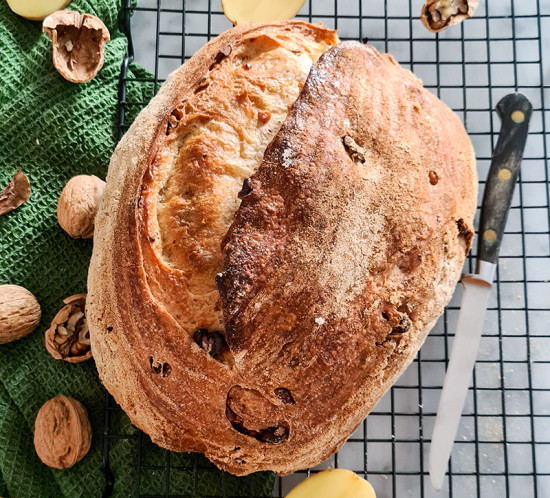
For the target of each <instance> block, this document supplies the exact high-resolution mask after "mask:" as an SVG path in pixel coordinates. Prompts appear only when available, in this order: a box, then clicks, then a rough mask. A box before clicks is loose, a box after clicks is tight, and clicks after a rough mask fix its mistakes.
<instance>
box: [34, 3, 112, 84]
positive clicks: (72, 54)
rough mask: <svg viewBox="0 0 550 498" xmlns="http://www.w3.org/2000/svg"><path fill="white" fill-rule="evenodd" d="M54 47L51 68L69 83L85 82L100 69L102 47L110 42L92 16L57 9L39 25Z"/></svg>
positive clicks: (99, 23)
mask: <svg viewBox="0 0 550 498" xmlns="http://www.w3.org/2000/svg"><path fill="white" fill-rule="evenodd" d="M42 31H44V32H45V33H46V34H47V35H48V37H49V38H50V40H51V41H52V46H53V65H54V66H55V68H56V69H57V71H58V72H59V74H61V76H63V78H65V79H66V80H68V81H71V82H72V83H86V82H87V81H90V80H91V79H93V78H94V77H95V75H96V74H97V73H98V72H99V70H100V69H101V68H102V67H103V44H104V43H106V42H108V41H110V40H111V37H110V34H109V30H108V29H107V27H106V26H105V24H103V22H102V21H101V20H100V19H98V18H97V17H95V16H92V15H91V14H80V13H78V12H73V11H68V10H60V11H58V12H54V13H53V14H51V15H49V16H48V17H46V19H44V24H43V25H42Z"/></svg>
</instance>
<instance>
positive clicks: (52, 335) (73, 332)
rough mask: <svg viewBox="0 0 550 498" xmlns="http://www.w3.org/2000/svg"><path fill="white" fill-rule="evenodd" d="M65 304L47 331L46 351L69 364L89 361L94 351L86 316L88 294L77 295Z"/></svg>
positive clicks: (69, 298) (65, 300)
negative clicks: (91, 346)
mask: <svg viewBox="0 0 550 498" xmlns="http://www.w3.org/2000/svg"><path fill="white" fill-rule="evenodd" d="M63 302H64V303H65V306H64V307H63V308H61V310H60V311H59V312H58V313H57V315H55V317H54V319H53V320H52V324H51V326H50V328H49V329H48V330H47V331H46V349H47V350H48V352H49V353H50V354H51V355H52V356H53V357H54V358H55V359H56V360H63V361H67V362H69V363H80V362H81V361H86V360H89V359H90V358H91V357H92V350H91V348H90V332H89V330H88V322H87V321H86V314H85V308H86V294H76V295H74V296H71V297H68V298H67V299H64V300H63Z"/></svg>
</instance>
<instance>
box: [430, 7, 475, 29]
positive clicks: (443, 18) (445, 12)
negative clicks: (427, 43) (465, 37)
mask: <svg viewBox="0 0 550 498" xmlns="http://www.w3.org/2000/svg"><path fill="white" fill-rule="evenodd" d="M478 5H479V0H426V3H425V4H424V6H423V7H422V13H421V14H420V20H421V21H422V23H423V24H424V26H426V28H428V30H429V31H431V32H432V33H438V32H440V31H443V30H444V29H446V28H448V27H449V26H454V25H455V24H460V23H461V22H462V21H464V19H467V18H469V17H472V16H473V15H474V12H475V10H476V9H477V6H478Z"/></svg>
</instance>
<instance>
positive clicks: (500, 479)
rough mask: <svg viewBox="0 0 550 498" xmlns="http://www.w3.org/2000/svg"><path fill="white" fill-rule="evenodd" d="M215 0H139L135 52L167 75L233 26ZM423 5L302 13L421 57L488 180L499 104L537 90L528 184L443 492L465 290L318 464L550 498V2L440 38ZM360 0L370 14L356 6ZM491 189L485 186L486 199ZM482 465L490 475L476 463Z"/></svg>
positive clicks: (496, 0)
mask: <svg viewBox="0 0 550 498" xmlns="http://www.w3.org/2000/svg"><path fill="white" fill-rule="evenodd" d="M159 1H160V0H159ZM361 1H362V4H360V3H359V2H361ZM208 3H209V2H208V0H186V1H183V2H182V0H162V2H161V4H160V9H159V8H158V7H159V3H158V1H157V0H139V1H138V7H139V8H140V9H143V10H138V11H137V12H136V13H135V15H134V18H133V21H132V32H133V40H134V50H135V60H136V62H138V63H139V64H142V65H143V66H145V67H146V68H147V69H149V70H150V71H151V72H152V73H154V74H155V75H156V76H157V78H158V80H159V82H162V81H163V80H164V79H165V78H166V76H167V75H168V74H169V73H170V72H171V71H173V70H174V69H176V68H177V67H179V65H180V64H181V63H182V62H183V60H185V59H186V58H188V57H190V56H191V55H192V54H193V53H194V52H195V51H196V50H197V49H198V48H200V47H201V46H202V45H203V44H204V43H205V42H206V41H207V40H208V38H209V36H210V37H213V36H215V35H216V34H218V33H220V32H222V31H224V30H225V29H228V28H230V27H231V23H230V22H229V21H228V20H227V19H226V18H225V17H224V15H223V14H222V11H221V6H220V0H213V1H212V2H211V9H212V11H213V12H214V13H213V14H212V15H211V16H210V17H209V16H208V14H207V13H206V11H207V9H208ZM422 3H423V2H422V1H421V0H413V1H409V0H393V1H389V0H388V1H386V2H385V1H384V0H339V1H336V2H335V1H333V0H312V1H311V2H306V5H305V6H304V8H303V9H302V11H301V13H300V14H301V15H304V16H307V15H309V13H310V12H311V14H312V20H313V21H314V22H319V21H320V22H323V23H324V24H325V25H327V26H329V27H334V28H338V31H339V34H340V37H341V38H350V39H360V38H362V37H365V36H368V37H369V39H370V40H371V42H372V44H373V45H374V46H375V47H376V48H378V49H379V50H381V51H388V52H390V53H392V54H393V55H394V56H395V58H396V59H397V60H398V61H399V62H400V63H401V64H402V65H403V66H405V67H407V68H410V69H412V70H413V72H414V73H415V74H416V75H417V76H418V77H420V78H421V79H422V80H423V81H424V84H425V85H426V87H428V88H429V89H430V90H431V91H433V92H434V93H436V94H438V95H439V96H440V97H441V98H442V100H444V101H445V102H446V103H447V104H448V105H449V106H451V107H452V108H453V109H455V110H456V112H457V113H458V115H459V116H460V117H461V119H463V121H464V122H465V124H466V127H467V129H468V132H469V133H470V135H471V138H472V142H473V144H474V147H475V150H476V154H477V157H478V171H479V176H480V179H481V180H483V179H484V178H485V177H486V175H487V172H488V168H489V164H490V156H491V151H492V147H493V145H494V144H495V143H496V139H497V136H498V130H499V119H498V117H497V115H496V113H495V112H492V111H491V110H490V109H492V108H494V106H495V105H496V103H497V102H498V100H499V99H500V98H501V97H502V96H504V95H505V94H507V93H509V92H511V91H515V90H519V91H521V92H522V93H524V94H526V95H527V96H528V97H529V98H530V99H531V100H532V102H533V105H534V107H535V112H534V114H533V120H532V126H531V134H530V137H529V141H528V145H527V148H526V153H525V160H524V163H523V166H522V182H521V184H520V186H519V188H517V190H516V194H515V196H514V202H513V209H512V212H511V214H510V218H509V222H508V225H507V234H506V236H505V239H504V243H503V247H502V252H501V259H500V264H499V280H498V283H497V284H496V285H495V287H494V289H493V292H492V295H491V301H490V304H489V311H488V312H487V315H486V320H485V329H484V337H483V339H482V343H481V348H480V351H479V355H478V360H479V361H478V363H477V365H476V368H475V377H474V380H473V382H474V385H475V387H476V390H471V391H470V392H469V394H468V399H467V402H466V406H465V409H464V416H463V419H462V422H461V426H460V429H459V433H458V435H457V443H456V444H455V447H454V451H453V455H452V462H451V468H452V470H453V473H454V475H453V476H452V479H451V480H449V479H447V480H446V482H445V486H444V488H443V490H442V491H441V492H440V493H436V492H435V491H434V490H433V489H432V488H431V485H430V483H429V478H428V476H427V462H428V459H427V454H428V453H427V452H428V449H429V444H428V443H429V438H430V437H431V431H432V426H433V420H434V414H435V412H436V409H437V403H438V399H439V393H440V388H441V385H442V382H443V377H444V373H445V362H444V360H445V358H446V357H447V356H448V354H449V352H450V347H451V345H452V334H453V331H454V328H455V325H456V320H457V315H458V307H459V303H460V300H459V298H460V296H459V295H460V289H458V290H457V293H456V295H455V297H454V298H453V300H452V302H451V303H450V306H449V307H448V309H447V311H446V313H445V315H444V316H443V317H442V318H441V319H440V320H439V321H438V323H437V324H436V326H435V328H434V330H433V331H432V333H431V334H430V336H429V337H428V339H427V341H426V343H425V345H424V346H423V348H422V350H421V353H420V355H419V360H418V361H415V362H414V363H413V364H412V365H411V367H410V368H409V369H408V370H407V371H406V373H405V374H404V375H403V376H402V377H401V379H400V380H399V381H398V382H397V384H396V386H395V387H394V388H393V390H392V391H391V392H389V393H388V394H387V395H386V396H384V398H383V399H382V400H381V401H380V402H379V403H378V405H377V407H376V408H375V409H374V411H373V412H372V414H371V415H370V416H369V417H368V419H367V421H366V422H365V423H363V424H362V425H361V426H360V427H359V428H358V430H357V431H356V433H355V434H354V435H353V436H352V437H351V438H350V442H348V443H346V444H345V445H344V446H343V448H342V449H341V450H340V451H339V452H338V454H337V455H336V456H333V457H331V458H330V459H329V460H328V461H327V462H324V463H323V464H321V465H319V466H318V468H330V467H334V466H336V465H337V466H339V467H345V468H349V469H352V470H355V471H358V472H360V473H363V472H365V470H366V471H367V473H368V479H369V480H370V481H371V483H372V484H373V486H374V488H375V489H376V491H377V493H378V496H379V497H381V498H382V497H386V496H392V494H393V493H395V494H393V495H394V496H399V497H405V496H411V497H416V496H426V497H428V496H430V497H431V496H449V495H450V487H451V488H452V490H453V496H457V497H470V496H472V497H474V496H478V495H479V496H483V497H490V498H492V497H495V498H496V497H503V496H506V495H507V494H508V495H509V496H517V497H521V498H529V497H532V496H535V486H536V490H537V493H538V496H539V497H550V477H549V476H548V474H549V473H550V247H549V244H550V240H549V235H548V232H549V227H548V223H549V221H548V220H549V213H548V197H549V186H548V183H547V179H548V174H549V172H548V146H550V142H549V141H548V133H547V132H548V129H549V128H550V122H549V119H550V112H549V111H547V110H543V107H544V105H545V102H546V103H547V102H549V101H550V90H549V88H550V63H549V61H550V0H540V1H537V0H487V1H486V2H485V1H482V2H481V5H480V7H479V9H478V12H477V15H476V17H475V18H473V19H471V20H468V21H467V22H465V23H464V25H463V26H459V27H454V28H451V29H449V30H447V31H445V32H443V33H442V34H440V35H439V37H437V38H436V37H435V36H434V35H433V34H430V33H428V32H427V31H426V30H425V28H424V27H423V26H422V25H421V23H420V21H419V20H418V18H417V14H418V13H419V11H420V7H421V4H422ZM182 5H185V9H186V14H185V15H183V13H182ZM360 5H361V13H362V16H363V18H362V19H359V18H358V17H357V16H358V14H359V8H360ZM537 12H540V13H542V14H544V16H543V17H542V18H541V19H540V20H539V19H537V17H536V14H537ZM335 14H337V16H335ZM512 14H514V16H515V17H512ZM411 16H412V20H411V19H410V17H411ZM157 27H158V30H159V31H160V33H162V34H161V35H157ZM539 30H540V36H539ZM183 33H185V36H183ZM487 37H488V38H489V40H488V41H487ZM157 53H158V54H160V57H159V58H157V57H156V54H157ZM482 193H483V184H481V188H480V202H481V196H482ZM476 220H477V219H476ZM476 222H477V221H476ZM474 255H475V250H474ZM470 264H471V263H469V265H470ZM469 268H471V266H469ZM528 330H529V335H528V334H527V331H528ZM476 415H477V416H476ZM365 435H366V436H367V440H366V441H365V440H364V436H365ZM533 438H534V440H535V441H536V444H533ZM475 440H477V441H478V444H477V445H476V444H474V441H475ZM392 470H393V471H394V475H392V474H391V472H392ZM535 471H536V472H537V473H538V474H539V476H538V477H535V476H533V473H534V472H535ZM475 472H477V473H480V474H481V476H480V477H476V476H475V475H471V474H472V473H475ZM419 474H423V475H422V477H420V476H419ZM363 475H364V474H363ZM304 477H305V474H303V473H300V474H295V475H293V476H289V477H285V478H283V479H278V480H277V485H276V490H275V493H276V495H278V494H279V493H281V494H282V495H284V494H286V493H287V492H288V491H289V490H290V489H291V487H292V486H294V485H295V484H296V483H297V482H299V481H301V480H302V479H303V478H304ZM174 491H176V490H174Z"/></svg>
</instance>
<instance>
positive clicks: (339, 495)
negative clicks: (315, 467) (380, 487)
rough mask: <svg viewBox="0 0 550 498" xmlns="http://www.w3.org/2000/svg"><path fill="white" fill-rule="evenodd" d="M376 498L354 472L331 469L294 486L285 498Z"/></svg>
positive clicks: (369, 487)
mask: <svg viewBox="0 0 550 498" xmlns="http://www.w3.org/2000/svg"><path fill="white" fill-rule="evenodd" d="M322 496H323V497H330V498H376V494H375V493H374V489H373V488H372V486H371V485H370V484H369V482H368V481H365V479H363V478H362V477H359V476H358V475H357V474H356V473H355V472H352V471H351V470H346V469H332V470H325V471H323V472H319V473H318V474H314V475H312V476H311V477H308V478H307V479H306V480H305V481H302V482H301V483H300V484H298V486H296V487H295V488H294V489H293V490H292V491H291V492H290V493H288V495H286V498H319V497H322Z"/></svg>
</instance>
